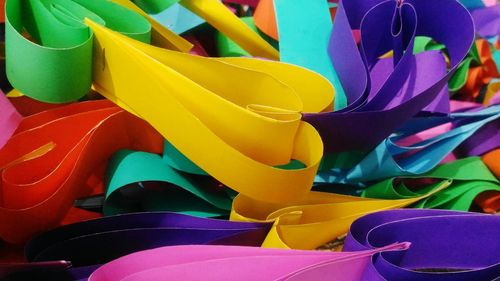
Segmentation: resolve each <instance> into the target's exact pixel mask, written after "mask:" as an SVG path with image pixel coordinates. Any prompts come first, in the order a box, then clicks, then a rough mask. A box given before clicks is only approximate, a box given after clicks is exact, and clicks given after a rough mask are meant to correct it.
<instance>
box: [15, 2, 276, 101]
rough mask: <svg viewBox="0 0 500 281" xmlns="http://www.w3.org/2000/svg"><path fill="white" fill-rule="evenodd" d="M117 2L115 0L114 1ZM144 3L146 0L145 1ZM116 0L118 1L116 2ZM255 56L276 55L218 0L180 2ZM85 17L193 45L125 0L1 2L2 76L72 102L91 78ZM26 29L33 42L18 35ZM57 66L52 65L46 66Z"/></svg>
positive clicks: (30, 91)
mask: <svg viewBox="0 0 500 281" xmlns="http://www.w3.org/2000/svg"><path fill="white" fill-rule="evenodd" d="M113 2H116V3H113ZM147 2H149V1H147ZM117 3H118V4H117ZM181 4H183V5H184V6H186V7H188V8H189V9H190V10H192V11H194V12H195V13H197V14H198V15H200V16H202V17H203V18H205V19H206V20H207V21H208V22H209V23H211V24H213V25H214V26H215V27H217V28H219V29H220V30H221V31H222V32H224V33H226V34H227V35H228V36H229V37H231V38H233V40H235V41H236V42H238V44H239V45H240V46H242V47H243V48H245V49H246V50H248V51H249V52H250V53H252V54H254V55H258V56H261V57H267V58H277V57H278V56H279V54H278V52H277V51H276V50H275V49H274V48H273V47H272V46H271V45H269V44H268V43H267V42H266V41H264V40H263V39H262V38H261V37H260V36H259V35H258V34H256V33H255V32H253V31H252V30H251V29H250V28H248V27H247V26H246V25H245V24H244V23H243V22H242V21H240V20H239V19H238V18H237V17H236V16H235V15H233V14H232V13H231V12H230V11H229V10H228V9H227V8H226V7H225V6H224V5H223V4H222V3H220V2H219V1H212V0H190V1H181ZM84 18H89V19H92V20H93V21H95V22H98V23H100V24H103V25H106V26H108V27H109V28H111V29H113V30H115V31H118V32H121V33H123V34H125V35H127V36H129V37H131V38H134V39H136V40H139V41H142V42H148V43H149V42H150V41H151V42H152V43H153V44H155V45H158V46H161V47H166V48H170V49H174V50H179V51H188V50H189V49H190V48H191V47H192V45H191V44H190V43H189V42H187V41H186V40H185V39H183V38H182V37H179V36H178V35H176V34H174V33H173V32H171V31H170V30H168V29H166V28H165V27H163V26H162V25H160V24H159V23H157V22H156V21H155V20H154V19H152V18H151V17H149V16H148V15H147V14H146V13H144V12H143V11H141V10H140V9H139V8H138V7H137V6H135V5H134V4H133V3H132V2H130V1H127V0H113V1H109V0H97V1H90V2H89V1H83V0H43V1H40V0H22V1H19V0H8V1H6V57H7V58H15V59H7V76H8V78H9V81H10V82H11V84H12V85H13V86H14V87H15V88H17V89H19V90H20V91H21V92H23V93H24V94H26V95H28V96H30V97H32V98H34V99H37V100H41V101H45V102H51V103H63V102H68V101H75V100H77V99H79V98H81V97H82V96H83V95H85V94H86V93H87V92H88V91H89V89H90V85H91V82H92V75H91V69H92V45H93V34H92V31H91V30H89V28H88V27H87V26H86V25H85V24H84V23H83V22H82V21H83V20H84ZM23 30H26V31H27V32H28V33H29V35H30V36H31V38H32V39H33V40H34V41H35V42H37V43H38V44H37V43H34V42H32V41H31V40H29V39H28V38H25V37H24V36H23V35H22V32H23ZM50 65H57V67H50V68H48V67H47V66H50Z"/></svg>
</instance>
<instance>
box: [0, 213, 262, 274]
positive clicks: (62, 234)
mask: <svg viewBox="0 0 500 281" xmlns="http://www.w3.org/2000/svg"><path fill="white" fill-rule="evenodd" d="M269 227H270V224H258V223H237V222H229V221H222V220H211V219H201V218H196V217H191V216H186V215H180V214H174V213H164V212H162V213H137V214H128V215H120V216H112V217H107V218H101V219H96V220H89V221H85V222H81V223H76V224H71V225H66V226H63V227H60V228H57V229H54V230H51V231H49V232H46V233H44V234H41V235H39V236H37V237H35V238H34V239H32V240H31V241H29V242H28V243H27V245H26V248H25V255H26V259H27V260H28V261H30V262H29V263H22V264H10V265H9V264H5V265H1V264H0V277H1V276H2V272H1V270H2V269H5V271H4V273H5V274H8V273H13V272H15V271H17V272H15V274H9V275H8V276H7V279H8V280H28V279H36V280H87V278H88V276H89V275H90V274H91V273H92V272H93V271H94V270H95V269H96V268H98V267H99V266H100V264H102V263H105V262H108V261H111V260H113V259H115V258H118V257H121V256H123V255H126V254H130V253H133V252H137V251H142V250H147V249H152V248H156V247H162V246H171V245H191V244H212V245H242V246H259V245H260V243H262V240H263V239H264V237H265V235H266V233H267V231H268V230H269ZM70 266H71V267H70Z"/></svg>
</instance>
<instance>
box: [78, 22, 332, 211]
mask: <svg viewBox="0 0 500 281" xmlns="http://www.w3.org/2000/svg"><path fill="white" fill-rule="evenodd" d="M87 24H88V25H89V26H90V27H91V28H92V30H93V31H94V34H95V38H96V42H95V45H94V47H95V51H94V60H95V61H96V63H95V64H94V72H93V75H94V85H95V88H96V90H97V91H98V92H100V93H101V94H103V95H104V96H105V97H107V98H108V99H110V100H112V101H113V102H115V103H117V104H118V105H120V106H121V107H123V108H125V109H127V110H129V111H131V112H133V113H134V114H136V115H138V116H140V117H141V118H143V119H144V120H146V121H148V122H149V123H150V124H151V125H152V126H153V127H154V128H155V129H156V130H158V132H160V133H161V134H162V135H163V136H164V137H165V138H166V139H167V140H168V141H169V142H170V143H171V144H172V145H173V146H174V147H175V148H177V149H178V150H179V151H180V152H182V154H184V155H185V156H186V157H187V158H188V159H190V160H191V161H192V162H193V163H195V164H196V165H198V166H199V167H200V168H201V169H202V170H204V171H206V172H207V173H208V174H210V175H211V176H213V177H214V178H216V179H217V180H219V181H220V182H221V183H223V184H224V185H226V186H228V187H230V188H232V189H234V190H236V191H238V192H240V193H242V194H245V195H246V196H249V197H252V198H255V199H259V200H262V201H268V202H283V201H290V200H294V199H297V198H300V197H303V196H304V195H305V194H307V193H308V191H309V190H310V188H311V185H312V181H313V179H314V175H315V173H316V171H317V167H318V165H319V162H320V159H321V157H322V154H323V153H322V152H323V151H322V148H323V145H322V142H321V138H320V137H319V135H318V133H317V132H316V131H315V130H314V129H313V127H312V126H310V125H309V124H307V123H305V122H302V121H301V120H300V111H302V110H306V109H307V110H313V111H321V110H323V108H325V107H327V106H328V105H329V104H331V100H332V96H331V94H332V90H333V89H332V88H331V85H329V83H328V81H326V80H325V79H324V78H322V77H321V76H320V75H318V74H315V73H313V72H310V71H308V70H306V69H303V68H299V67H295V66H292V65H287V64H282V63H278V62H272V61H266V60H258V59H249V58H224V59H212V58H204V57H199V56H194V55H189V54H183V53H179V52H173V51H169V50H165V49H160V48H156V47H153V46H150V45H147V44H143V43H141V42H138V41H135V40H132V39H130V38H127V37H125V36H123V35H121V34H119V33H116V32H113V31H111V30H109V29H107V28H105V27H103V26H101V25H98V24H96V23H94V22H92V21H90V20H87ZM202 69H206V70H207V71H201V70H202ZM145 72H147V73H149V75H147V76H145V75H143V74H144V73H145ZM229 75H232V76H233V79H230V80H228V79H227V78H226V77H227V76H229ZM249 80H252V81H254V83H251V84H247V83H245V82H246V81H249ZM228 83H229V84H228ZM263 88H265V89H266V91H262V89H263ZM136 93H141V95H137V94H136ZM267 93H273V94H271V95H270V94H267ZM165 112H168V114H165ZM228 128H231V130H228ZM212 152H217V153H216V155H212ZM214 157H215V158H214ZM291 159H295V160H297V161H300V162H301V163H303V164H304V165H305V168H302V169H293V170H286V169H281V168H276V167H274V166H276V165H284V164H287V163H289V162H290V160H291ZM215 160H216V161H215ZM255 175H259V176H258V177H255Z"/></svg>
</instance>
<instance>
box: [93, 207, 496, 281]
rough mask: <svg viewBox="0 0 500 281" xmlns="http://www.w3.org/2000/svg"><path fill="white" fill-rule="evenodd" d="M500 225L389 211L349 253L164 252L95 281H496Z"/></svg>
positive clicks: (354, 239) (355, 233) (349, 245)
mask: <svg viewBox="0 0 500 281" xmlns="http://www.w3.org/2000/svg"><path fill="white" fill-rule="evenodd" d="M499 221H500V217H498V216H491V215H482V214H473V213H465V212H453V211H437V210H392V211H385V212H379V213H374V214H371V215H367V216H364V217H362V218H360V219H358V220H356V221H355V222H354V224H353V225H352V227H351V230H350V233H349V235H348V237H347V240H346V244H345V246H344V251H343V252H320V251H298V250H279V249H262V248H251V247H227V246H226V247H221V246H174V247H161V248H157V249H152V250H147V251H142V252H137V253H134V254H131V255H128V256H124V257H122V258H119V259H116V260H114V261H112V262H109V263H107V264H105V265H103V266H101V267H100V268H99V269H97V270H96V271H95V272H93V273H92V275H91V276H90V278H89V280H90V281H108V280H127V281H146V280H159V279H169V280H170V279H172V280H177V279H182V280H199V278H200V274H203V279H204V280H234V279H239V280H320V279H324V278H325V277H328V278H332V279H335V280H457V281H461V280H493V279H495V278H496V277H498V276H499V275H500V259H499V257H498V255H497V253H498V250H499V249H498V243H497V238H498V235H500V232H499V231H500V229H499V228H498V227H497V225H498V223H499ZM430 232H432V233H433V237H432V238H429V237H428V235H429V233H430ZM478 240H481V241H483V242H484V243H481V244H479V245H478V244H477V241H478ZM397 241H406V242H404V243H397ZM458 245H460V247H459V246H458ZM464 249H466V250H467V251H464ZM432 271H434V272H432ZM437 271H439V272H437Z"/></svg>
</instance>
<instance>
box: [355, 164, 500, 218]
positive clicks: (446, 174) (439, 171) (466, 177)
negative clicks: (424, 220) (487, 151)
mask: <svg viewBox="0 0 500 281" xmlns="http://www.w3.org/2000/svg"><path fill="white" fill-rule="evenodd" d="M408 178H432V179H439V180H440V181H438V182H435V183H433V184H430V185H428V186H426V187H425V188H422V189H420V190H417V191H414V190H410V189H409V188H408V187H407V186H406V185H405V184H404V183H403V182H401V183H399V184H395V181H396V178H389V179H387V180H384V181H381V182H379V183H377V184H375V185H372V186H370V187H368V188H367V189H365V190H364V191H363V193H362V195H361V196H362V197H369V198H380V199H407V198H412V197H418V196H422V195H425V194H428V193H429V192H431V191H433V190H435V189H436V188H438V187H439V186H441V185H442V184H443V183H444V182H446V181H448V183H449V184H450V185H449V186H448V187H446V188H445V189H443V190H441V191H439V192H437V193H435V194H433V195H432V196H429V197H427V198H425V199H423V200H420V201H419V202H417V203H415V204H414V205H413V206H412V207H413V208H439V209H450V210H462V211H467V210H469V208H470V207H471V205H472V202H473V201H474V198H476V196H477V195H478V194H479V193H481V192H484V191H489V190H500V183H499V181H498V180H497V178H496V177H495V176H494V175H493V174H492V173H491V172H490V171H489V169H488V167H486V165H485V164H484V163H483V162H482V161H481V159H480V158H479V157H469V158H464V159H460V160H457V161H454V162H452V163H448V164H443V165H440V166H438V167H437V168H435V169H434V170H432V171H430V172H429V173H426V174H423V175H420V176H418V177H408Z"/></svg>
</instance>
